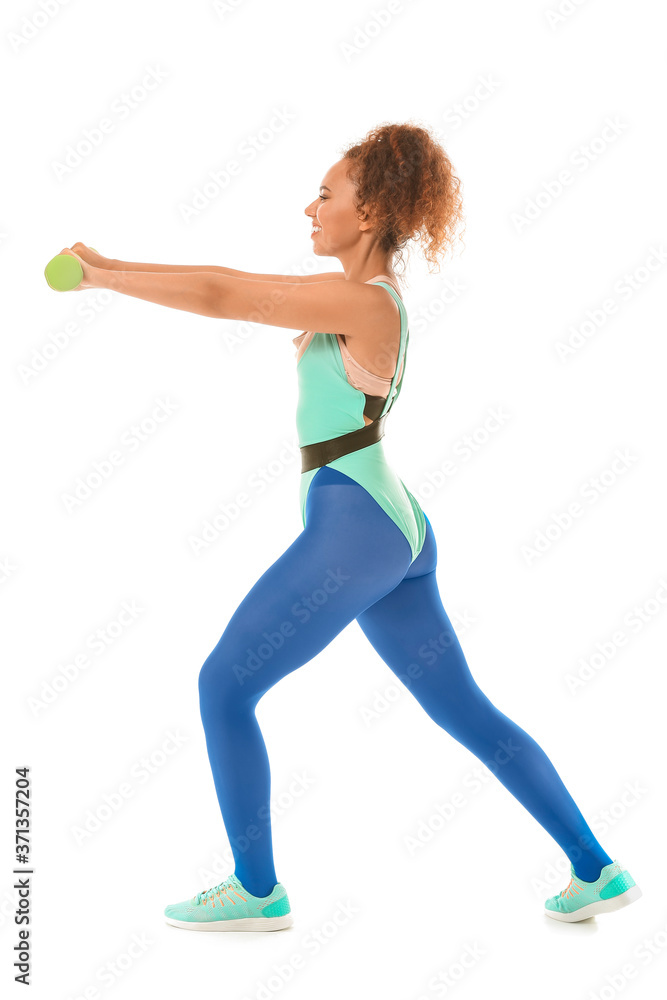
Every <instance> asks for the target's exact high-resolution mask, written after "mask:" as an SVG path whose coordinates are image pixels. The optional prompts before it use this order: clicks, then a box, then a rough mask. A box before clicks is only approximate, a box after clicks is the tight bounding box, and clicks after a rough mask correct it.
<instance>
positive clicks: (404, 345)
mask: <svg viewBox="0 0 667 1000" xmlns="http://www.w3.org/2000/svg"><path fill="white" fill-rule="evenodd" d="M373 284H374V285H384V287H385V288H386V289H387V290H388V291H389V292H390V293H391V295H392V296H393V297H394V299H395V300H396V304H397V306H398V311H399V313H400V316H401V340H400V343H399V346H398V359H397V361H396V368H395V370H394V377H393V378H392V380H391V385H390V386H389V392H388V393H387V398H386V400H385V404H384V406H383V408H382V412H381V413H380V415H379V416H380V417H383V416H385V415H386V414H387V413H389V411H390V409H391V408H392V406H393V405H394V400H395V399H397V398H398V395H399V393H400V391H401V385H402V384H403V378H404V376H405V361H406V358H407V349H408V342H409V340H410V331H409V330H408V316H407V312H406V310H405V305H404V303H403V300H402V299H401V297H400V295H399V294H398V292H397V291H396V290H395V289H394V288H392V286H391V285H390V284H389V282H388V281H374V282H373ZM401 360H403V371H402V372H401V377H400V379H399V381H398V383H397V382H396V378H397V376H398V373H399V371H400V368H401Z"/></svg>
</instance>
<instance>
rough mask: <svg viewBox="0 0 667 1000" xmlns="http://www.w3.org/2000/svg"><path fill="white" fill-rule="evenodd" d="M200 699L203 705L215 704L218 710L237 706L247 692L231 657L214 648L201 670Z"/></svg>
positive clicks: (199, 680)
mask: <svg viewBox="0 0 667 1000" xmlns="http://www.w3.org/2000/svg"><path fill="white" fill-rule="evenodd" d="M197 686H198V689H199V701H200V704H201V705H202V706H204V705H211V704H215V707H216V711H218V712H219V711H220V710H221V709H222V708H224V707H225V706H236V705H238V703H239V702H240V701H243V700H244V698H245V697H246V694H245V692H244V690H243V685H242V684H241V683H239V678H238V677H237V676H236V675H235V672H234V664H233V663H232V662H231V661H230V659H229V657H226V656H222V655H221V654H220V651H217V650H214V651H213V652H212V653H210V654H209V656H207V658H206V659H205V660H204V663H203V664H202V666H201V668H200V670H199V677H198V684H197Z"/></svg>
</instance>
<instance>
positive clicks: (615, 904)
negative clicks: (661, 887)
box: [544, 885, 642, 923]
mask: <svg viewBox="0 0 667 1000" xmlns="http://www.w3.org/2000/svg"><path fill="white" fill-rule="evenodd" d="M641 894H642V891H641V889H640V888H639V886H638V885H633V886H632V887H631V888H630V889H626V890H625V892H621V893H619V894H618V896H612V897H611V899H600V900H599V901H598V902H597V903H589V904H588V905H587V906H582V907H580V908H579V909H578V910H573V911H572V913H560V912H559V911H558V910H548V909H547V908H546V907H545V909H544V912H545V913H546V915H547V916H548V917H553V918H554V920H565V921H566V922H567V923H574V922H575V921H576V920H586V918H587V917H594V916H595V915H596V913H610V912H611V911H612V910H620V909H622V908H623V907H624V906H628V905H629V904H630V903H634V901H635V900H636V899H639V897H640V896H641Z"/></svg>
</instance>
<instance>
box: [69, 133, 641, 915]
mask: <svg viewBox="0 0 667 1000" xmlns="http://www.w3.org/2000/svg"><path fill="white" fill-rule="evenodd" d="M459 189H460V182H459V180H458V178H457V177H456V176H455V175H454V172H453V169H452V165H451V163H450V161H449V159H448V157H447V155H446V154H445V152H444V150H443V149H442V147H441V146H440V145H439V144H438V143H437V142H436V141H435V140H434V138H433V137H432V135H431V134H430V133H429V132H428V131H427V130H426V129H424V128H421V127H417V126H414V125H412V124H390V125H382V126H380V127H378V128H376V129H374V130H372V131H371V132H370V133H369V134H368V135H367V136H366V138H365V139H364V140H363V141H362V142H360V143H358V144H353V145H351V146H349V147H348V148H347V150H346V151H345V153H344V155H343V157H342V158H341V159H340V160H338V161H337V162H336V163H334V164H333V166H332V167H331V168H330V169H329V170H328V171H327V173H326V174H325V176H324V178H323V181H322V185H321V187H320V193H319V195H318V196H317V197H316V198H315V199H314V200H313V201H312V202H311V203H310V205H308V206H307V208H306V209H305V214H306V216H307V217H308V218H309V219H310V222H311V238H312V240H313V248H314V253H315V254H316V255H318V256H322V257H336V258H337V259H338V260H339V261H340V263H341V265H342V267H343V271H335V272H333V273H326V274H318V275H312V276H309V277H305V278H303V277H294V276H292V275H279V274H278V275H271V274H248V273H246V272H242V271H234V270H231V269H230V268H225V267H197V266H191V267H180V266H178V265H157V264H130V263H125V262H122V261H109V260H105V259H104V258H101V257H100V256H99V255H97V254H96V253H95V252H94V251H91V250H90V249H89V248H87V247H85V246H83V245H82V244H79V243H77V244H75V246H74V248H73V251H74V253H75V256H78V258H79V260H80V261H81V264H82V267H83V271H84V278H83V281H82V283H81V284H80V285H79V286H78V288H79V289H83V288H98V287H101V288H109V289H112V290H115V291H118V292H122V293H123V294H124V295H131V296H135V297H136V298H141V299H147V300H148V301H151V302H157V303H160V304H162V305H167V306H172V307H174V308H176V309H185V310H189V311H191V312H195V313H199V314H201V315H204V316H211V317H216V318H225V319H235V320H250V321H253V322H259V323H266V324H269V325H271V326H274V327H275V326H278V327H286V328H288V329H293V330H294V329H296V330H303V332H302V333H301V335H300V336H297V337H295V338H293V341H294V343H295V344H296V346H297V353H296V357H297V373H298V384H299V404H298V410H297V429H298V436H299V444H300V447H301V457H302V467H301V480H300V485H301V489H300V501H301V514H302V520H303V526H304V527H303V531H302V532H301V533H300V534H299V535H298V537H297V538H296V539H295V541H294V542H293V543H292V544H291V545H290V546H289V547H288V548H287V549H286V551H285V552H284V553H283V554H282V555H281V556H280V557H279V558H278V559H277V560H276V561H275V562H274V563H273V564H272V565H271V566H269V568H268V569H267V570H266V572H265V573H264V574H263V575H262V576H261V577H260V578H259V580H258V581H257V582H256V583H255V585H254V586H253V587H252V588H251V590H250V591H249V592H248V594H247V595H246V596H245V598H244V599H243V600H242V601H241V603H240V604H239V606H238V607H237V609H236V611H235V612H234V614H233V615H232V617H231V619H230V621H229V622H228V624H227V626H226V628H225V630H224V632H223V633H222V636H221V637H220V640H219V642H218V643H217V645H216V646H215V648H214V649H213V651H212V652H211V654H210V655H209V656H208V658H207V659H206V661H205V663H204V665H203V666H202V668H201V671H200V674H199V696H200V707H201V717H202V722H203V725H204V730H205V734H206V744H207V750H208V754H209V759H210V763H211V768H212V772H213V779H214V783H215V789H216V793H217V796H218V801H219V804H220V809H221V812H222V816H223V820H224V823H225V828H226V831H227V835H228V837H229V841H230V844H231V846H232V851H233V855H234V860H235V868H234V873H233V874H232V875H230V876H229V877H227V878H225V879H224V880H223V881H222V882H220V883H219V884H218V885H216V886H213V887H211V888H209V889H207V890H202V891H201V892H198V893H197V894H196V895H194V896H193V897H191V898H190V899H189V900H186V901H184V902H182V903H176V904H173V905H170V906H167V907H166V909H165V916H166V919H167V921H168V923H170V924H173V925H175V926H177V927H185V928H189V929H196V930H262V931H264V930H279V929H281V928H285V927H289V926H290V925H291V924H292V915H291V911H290V905H289V901H288V897H287V893H286V891H285V888H284V886H283V885H282V883H280V882H278V879H277V877H276V872H275V868H274V861H273V852H272V839H271V824H270V812H269V789H270V770H269V760H268V756H267V752H266V748H265V745H264V741H263V738H262V734H261V731H260V728H259V724H258V722H257V718H256V716H255V707H256V705H257V703H258V701H259V700H260V698H261V697H262V695H264V694H265V693H266V692H267V691H268V690H269V689H270V688H271V687H272V686H273V685H274V684H276V683H277V682H278V681H279V680H280V679H281V678H282V677H284V676H285V675H286V674H288V673H290V672H291V671H293V670H296V668H297V667H299V666H301V665H302V664H304V663H307V662H308V661H309V660H310V659H312V658H313V657H314V656H316V655H317V653H319V652H320V650H322V649H323V648H324V647H325V646H326V645H327V644H328V643H329V642H331V640H332V639H333V638H334V636H336V635H338V633H339V632H340V631H341V630H342V629H343V628H345V626H346V625H348V624H349V623H350V622H351V621H352V620H353V619H356V620H357V621H358V622H359V625H360V626H361V628H362V630H363V632H364V633H365V635H366V636H367V637H368V639H369V640H370V642H371V644H372V645H373V646H374V647H375V649H376V650H377V652H378V653H379V654H380V656H381V657H382V658H383V659H384V660H385V662H386V663H387V664H388V666H389V667H390V668H391V669H392V670H393V671H394V672H395V673H396V674H397V675H398V676H399V677H400V679H401V680H402V681H403V683H405V684H406V686H407V687H408V690H409V691H410V692H411V693H412V694H413V695H414V697H415V698H416V699H417V701H418V702H419V703H420V705H421V706H422V707H423V708H424V709H425V711H426V712H427V714H428V715H429V716H430V717H431V718H432V719H433V720H434V721H435V722H436V723H437V724H438V725H439V726H441V727H442V728H443V729H445V730H446V731H447V732H448V733H450V734H451V735H452V736H453V737H454V738H455V739H456V740H458V741H459V742H460V743H462V744H463V745H464V746H465V747H467V748H468V749H469V750H471V751H472V753H474V754H475V755H476V756H477V757H478V758H479V759H480V760H481V761H482V762H484V763H485V764H486V765H487V766H489V767H491V768H492V769H493V771H494V773H495V775H496V777H497V778H498V779H499V780H500V781H501V782H502V784H503V785H504V786H505V787H506V788H507V789H508V790H509V791H510V792H511V793H512V794H513V795H514V796H515V797H516V798H517V799H518V800H519V802H521V803H522V805H524V806H525V808H526V809H527V810H528V811H529V812H530V813H531V815H532V816H534V817H535V819H536V820H537V821H538V822H539V823H540V824H541V825H542V826H543V827H544V829H545V830H546V831H547V832H548V833H549V834H550V835H551V836H552V837H553V838H554V840H555V841H556V842H557V843H558V844H559V845H560V847H561V848H562V849H563V851H564V852H565V853H566V855H567V856H568V858H569V860H570V866H571V879H570V883H569V885H568V886H567V888H566V889H564V890H563V891H562V892H561V893H559V894H558V895H556V896H554V897H552V898H550V899H548V900H547V901H546V903H545V912H546V913H547V914H548V915H549V916H551V917H554V918H556V919H559V920H565V921H575V920H582V919H584V918H585V917H588V916H591V915H593V914H595V913H601V912H605V911H609V910H613V909H618V908H620V907H621V906H625V905H626V904H627V903H630V902H632V901H633V900H634V899H637V898H639V896H641V890H640V889H639V887H638V886H636V885H635V882H634V881H633V879H632V877H631V876H630V875H629V873H628V872H627V871H626V870H625V869H624V868H623V866H622V865H621V864H620V863H619V862H618V861H616V860H614V861H612V859H611V857H610V856H609V855H608V854H607V853H606V852H605V851H604V849H603V848H602V846H601V845H600V844H599V843H598V841H597V840H596V839H595V837H594V836H593V834H592V832H591V830H590V827H589V826H588V824H587V823H586V821H585V819H584V817H583V816H582V814H581V812H580V811H579V809H578V807H577V805H576V804H575V802H574V800H573V799H572V797H571V795H570V794H569V793H568V791H567V789H566V788H565V786H564V784H563V782H562V781H561V779H560V778H559V776H558V774H557V772H556V770H555V769H554V767H553V765H552V763H551V762H550V760H549V759H548V757H547V756H546V754H545V753H544V751H543V750H542V749H541V747H540V746H539V745H538V744H537V743H536V742H535V740H533V739H532V737H530V736H529V735H528V733H526V732H525V731H524V730H523V729H521V728H520V727H519V726H518V725H516V723H514V722H513V721H512V720H511V719H510V718H508V717H507V716H506V715H504V714H503V713H502V712H501V711H500V710H499V709H497V708H496V707H495V706H494V705H493V704H492V703H491V702H490V700H489V699H488V698H487V697H486V695H485V694H484V693H483V691H481V690H480V688H479V687H478V686H477V684H476V683H475V681H474V679H473V677H472V675H471V673H470V670H469V668H468V666H467V663H466V660H465V657H464V655H463V651H462V649H461V646H460V644H459V642H458V640H457V637H456V635H455V633H454V630H453V628H452V625H451V623H450V621H449V618H448V617H447V614H446V612H445V609H444V608H443V605H442V602H441V600H440V595H439V592H438V585H437V581H436V562H437V549H436V541H435V536H434V532H433V528H432V526H431V523H430V521H429V519H428V517H427V516H426V514H425V513H424V512H423V511H422V509H421V507H420V505H419V503H418V502H417V500H416V499H415V497H414V496H413V495H412V494H411V493H410V491H409V490H408V489H407V487H406V486H405V485H404V483H403V481H402V480H401V479H400V478H399V477H398V476H397V475H396V473H395V472H394V471H393V470H392V469H391V467H390V466H389V465H388V464H387V462H386V460H385V456H384V452H383V447H382V441H381V437H382V435H383V433H384V423H385V419H386V416H387V413H388V411H389V410H390V408H391V406H392V405H393V403H394V402H395V401H396V399H397V397H398V395H399V392H400V388H401V385H402V380H403V374H404V370H405V361H406V349H407V344H408V321H407V314H406V310H405V306H404V304H403V301H402V298H401V295H400V292H399V285H398V280H397V277H396V274H395V272H394V264H395V263H396V262H397V261H399V260H400V258H401V251H402V249H403V248H404V247H405V246H406V244H407V243H408V241H409V240H412V239H415V238H419V239H420V240H421V242H422V243H423V244H424V245H425V256H426V258H427V259H428V260H429V262H435V261H436V260H437V254H438V253H439V252H440V251H441V250H442V249H443V247H446V246H447V245H448V244H450V243H451V242H452V237H453V235H454V233H455V231H456V229H457V227H458V225H459V223H460V222H461V219H462V213H461V199H460V196H459ZM64 252H65V251H64ZM68 252H72V251H68ZM426 649H428V651H429V652H428V655H427V656H426V655H425V654H424V651H425V650H426ZM241 844H242V845H243V846H242V847H241V846H240V845H241Z"/></svg>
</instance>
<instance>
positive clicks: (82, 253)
mask: <svg viewBox="0 0 667 1000" xmlns="http://www.w3.org/2000/svg"><path fill="white" fill-rule="evenodd" d="M69 249H70V250H71V251H72V252H73V253H75V254H76V255H77V256H78V257H80V258H82V259H83V260H85V262H86V264H90V265H91V266H92V267H101V268H104V269H105V270H109V269H110V268H111V264H112V261H111V259H110V258H109V257H103V256H102V254H100V253H98V252H97V250H93V248H92V247H87V246H86V244H85V243H73V244H72V246H71V247H70V248H69ZM61 252H62V253H64V250H63V251H61Z"/></svg>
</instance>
